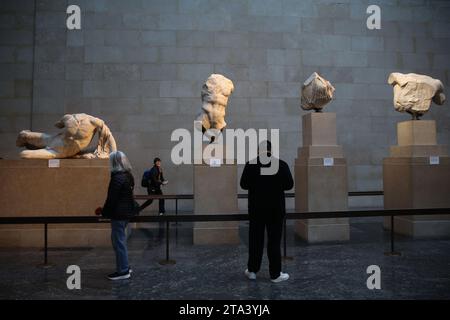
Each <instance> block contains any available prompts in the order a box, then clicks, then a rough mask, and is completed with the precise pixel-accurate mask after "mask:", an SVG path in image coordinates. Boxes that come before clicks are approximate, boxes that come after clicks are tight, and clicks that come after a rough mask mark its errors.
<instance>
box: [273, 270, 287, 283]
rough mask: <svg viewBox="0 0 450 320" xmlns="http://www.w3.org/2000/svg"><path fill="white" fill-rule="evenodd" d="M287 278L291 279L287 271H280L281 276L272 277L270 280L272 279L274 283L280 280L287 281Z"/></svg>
mask: <svg viewBox="0 0 450 320" xmlns="http://www.w3.org/2000/svg"><path fill="white" fill-rule="evenodd" d="M287 279H289V275H288V274H287V273H283V272H280V276H279V277H278V278H276V279H271V280H270V281H272V282H274V283H278V282H282V281H286V280H287Z"/></svg>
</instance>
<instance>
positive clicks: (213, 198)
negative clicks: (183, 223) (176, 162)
mask: <svg viewBox="0 0 450 320" xmlns="http://www.w3.org/2000/svg"><path fill="white" fill-rule="evenodd" d="M193 167H194V213H195V214H237V213H239V209H238V202H237V201H238V200H237V193H238V190H237V167H236V165H227V164H222V165H220V166H218V167H214V166H210V165H207V164H198V165H194V166H193ZM193 242H194V244H201V245H204V244H239V222H237V221H230V222H224V221H221V222H196V223H195V224H194V239H193Z"/></svg>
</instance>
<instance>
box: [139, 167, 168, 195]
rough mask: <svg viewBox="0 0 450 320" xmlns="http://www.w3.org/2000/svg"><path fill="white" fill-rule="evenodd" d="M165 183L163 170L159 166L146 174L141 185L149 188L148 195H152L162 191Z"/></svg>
mask: <svg viewBox="0 0 450 320" xmlns="http://www.w3.org/2000/svg"><path fill="white" fill-rule="evenodd" d="M163 181H164V176H163V173H162V170H161V169H160V168H159V167H157V166H153V167H152V168H151V169H150V170H147V171H145V172H144V175H143V176H142V182H141V185H142V186H143V187H144V188H147V191H148V193H151V192H154V191H157V190H160V189H161V185H162V183H163Z"/></svg>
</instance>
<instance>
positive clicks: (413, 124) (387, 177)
mask: <svg viewBox="0 0 450 320" xmlns="http://www.w3.org/2000/svg"><path fill="white" fill-rule="evenodd" d="M397 139H398V145H396V146H392V147H391V148H390V157H388V158H385V159H383V189H384V207H385V208H386V209H408V208H412V209H414V208H449V207H450V158H449V157H448V155H447V147H446V146H442V145H437V140H436V123H435V121H433V120H411V121H403V122H400V123H398V124H397ZM384 226H385V227H386V228H388V229H390V218H386V219H385V221H384ZM394 227H395V232H397V233H399V234H403V235H408V236H413V237H446V236H450V215H433V216H402V217H395V218H394Z"/></svg>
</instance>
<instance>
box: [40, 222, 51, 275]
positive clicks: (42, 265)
mask: <svg viewBox="0 0 450 320" xmlns="http://www.w3.org/2000/svg"><path fill="white" fill-rule="evenodd" d="M40 267H42V268H49V267H51V265H50V264H48V224H47V223H44V263H43V264H41V265H40Z"/></svg>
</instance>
